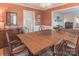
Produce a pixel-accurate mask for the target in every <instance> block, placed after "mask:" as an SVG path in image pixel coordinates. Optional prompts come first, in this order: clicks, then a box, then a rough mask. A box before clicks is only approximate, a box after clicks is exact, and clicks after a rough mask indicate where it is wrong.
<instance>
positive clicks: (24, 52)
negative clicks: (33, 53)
mask: <svg viewBox="0 0 79 59" xmlns="http://www.w3.org/2000/svg"><path fill="white" fill-rule="evenodd" d="M14 56H29V52H28V50H27V49H25V50H24V51H23V52H20V53H17V54H14Z"/></svg>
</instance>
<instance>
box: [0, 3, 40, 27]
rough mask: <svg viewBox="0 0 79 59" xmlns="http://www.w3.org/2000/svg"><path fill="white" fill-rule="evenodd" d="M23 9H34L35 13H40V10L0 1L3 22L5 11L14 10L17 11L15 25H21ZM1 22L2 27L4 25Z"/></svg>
mask: <svg viewBox="0 0 79 59" xmlns="http://www.w3.org/2000/svg"><path fill="white" fill-rule="evenodd" d="M24 9H25V10H32V11H35V13H36V15H41V10H37V9H33V8H29V7H24V6H19V5H15V4H10V3H0V10H2V11H4V12H3V13H1V15H3V17H2V19H3V20H4V22H3V24H4V23H5V20H6V12H16V13H17V25H18V26H22V25H23V10H24ZM40 19H41V18H40ZM3 24H2V25H1V26H2V27H4V25H3ZM37 25H39V23H37Z"/></svg>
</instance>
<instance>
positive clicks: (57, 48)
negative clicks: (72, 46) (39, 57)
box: [54, 39, 66, 56]
mask: <svg viewBox="0 0 79 59" xmlns="http://www.w3.org/2000/svg"><path fill="white" fill-rule="evenodd" d="M65 46H66V43H65V41H64V40H63V39H61V40H60V41H58V42H57V43H56V44H55V45H54V55H56V56H62V55H65V54H64V53H65V49H64V47H65Z"/></svg>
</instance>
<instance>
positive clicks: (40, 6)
mask: <svg viewBox="0 0 79 59" xmlns="http://www.w3.org/2000/svg"><path fill="white" fill-rule="evenodd" d="M63 4H65V3H17V5H21V6H26V7H31V8H36V9H41V10H46V9H48V8H51V7H56V6H60V5H63Z"/></svg>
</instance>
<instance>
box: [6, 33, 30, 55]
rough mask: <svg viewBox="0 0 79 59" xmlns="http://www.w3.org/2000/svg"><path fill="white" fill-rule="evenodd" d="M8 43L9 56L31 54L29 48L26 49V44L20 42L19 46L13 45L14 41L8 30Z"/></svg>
mask: <svg viewBox="0 0 79 59" xmlns="http://www.w3.org/2000/svg"><path fill="white" fill-rule="evenodd" d="M6 38H7V45H8V49H7V50H8V55H9V56H27V55H29V52H28V49H26V47H25V45H24V44H22V43H21V44H20V45H19V46H16V47H13V45H15V44H14V42H13V43H12V42H11V41H10V37H9V33H8V32H6Z"/></svg>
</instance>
